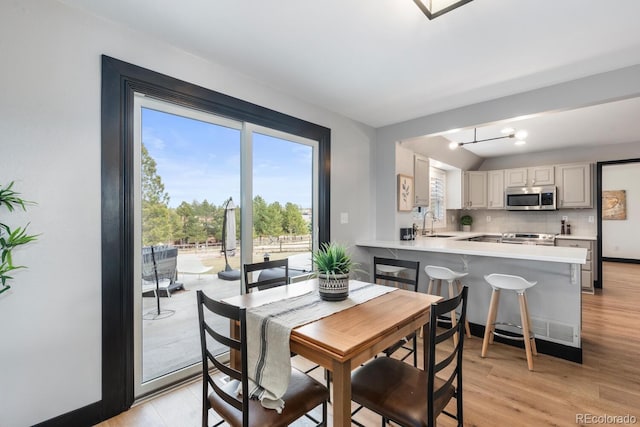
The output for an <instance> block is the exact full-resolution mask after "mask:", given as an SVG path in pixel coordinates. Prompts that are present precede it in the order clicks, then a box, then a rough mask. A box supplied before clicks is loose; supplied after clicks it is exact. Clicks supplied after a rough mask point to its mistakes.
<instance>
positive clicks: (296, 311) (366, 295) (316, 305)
mask: <svg viewBox="0 0 640 427" xmlns="http://www.w3.org/2000/svg"><path fill="white" fill-rule="evenodd" d="M294 286H295V285H294ZM395 290H396V288H393V287H388V286H380V285H375V284H373V283H366V282H360V281H357V280H350V281H349V297H348V298H347V299H345V300H343V301H324V300H322V299H320V295H319V293H318V289H317V288H316V289H314V290H313V291H310V292H308V293H306V294H303V295H300V296H297V297H293V298H288V299H284V300H280V301H275V302H272V303H269V304H265V305H261V306H258V307H253V308H249V309H247V359H248V361H247V363H248V371H249V372H248V375H249V391H250V393H249V394H250V396H251V397H255V398H258V399H259V400H260V402H261V403H262V406H264V407H265V408H270V409H275V410H276V411H278V412H281V411H282V408H284V403H285V402H284V401H283V400H282V396H283V395H284V393H285V392H286V391H287V387H288V386H289V377H290V375H291V354H290V349H289V339H290V335H291V329H293V328H295V327H297V326H300V325H304V324H306V323H310V322H313V321H316V320H318V319H321V318H323V317H326V316H329V315H331V314H334V313H337V312H339V311H342V310H345V309H347V308H349V307H353V306H355V305H358V304H362V303H363V302H366V301H368V300H370V299H373V298H376V297H378V296H381V295H384V294H386V293H388V292H392V291H395Z"/></svg>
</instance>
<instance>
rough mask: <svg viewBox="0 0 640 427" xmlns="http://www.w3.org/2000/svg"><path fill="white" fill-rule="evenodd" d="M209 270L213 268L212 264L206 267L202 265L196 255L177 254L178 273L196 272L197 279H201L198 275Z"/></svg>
mask: <svg viewBox="0 0 640 427" xmlns="http://www.w3.org/2000/svg"><path fill="white" fill-rule="evenodd" d="M211 270H213V266H212V267H207V266H206V265H204V264H203V263H202V261H200V258H198V256H197V255H194V254H178V273H181V274H197V275H198V279H201V277H200V275H202V274H205V273H208V272H210V271H211Z"/></svg>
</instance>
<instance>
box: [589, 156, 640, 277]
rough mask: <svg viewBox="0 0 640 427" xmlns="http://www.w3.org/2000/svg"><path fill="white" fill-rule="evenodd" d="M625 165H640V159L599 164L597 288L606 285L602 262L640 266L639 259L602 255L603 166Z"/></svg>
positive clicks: (597, 187) (597, 185) (609, 161)
mask: <svg viewBox="0 0 640 427" xmlns="http://www.w3.org/2000/svg"><path fill="white" fill-rule="evenodd" d="M625 163H640V158H635V159H624V160H608V161H604V162H598V163H597V165H596V166H597V167H596V169H597V174H596V176H597V184H596V193H597V194H596V199H597V200H596V201H597V204H596V206H597V215H598V243H597V244H598V276H599V278H600V280H598V281H597V282H596V283H595V287H596V288H602V287H603V283H604V277H603V272H602V262H603V261H607V262H622V263H631V264H640V260H638V259H629V258H611V257H604V256H603V255H602V167H603V166H611V165H619V164H625Z"/></svg>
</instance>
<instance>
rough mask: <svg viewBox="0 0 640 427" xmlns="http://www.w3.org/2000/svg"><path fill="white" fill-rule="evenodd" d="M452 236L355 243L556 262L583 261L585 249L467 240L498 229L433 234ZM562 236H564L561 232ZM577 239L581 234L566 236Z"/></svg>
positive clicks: (585, 255) (490, 234)
mask: <svg viewBox="0 0 640 427" xmlns="http://www.w3.org/2000/svg"><path fill="white" fill-rule="evenodd" d="M439 234H440V235H444V236H451V237H428V236H424V237H423V236H418V237H417V238H416V240H407V241H400V240H369V241H359V242H356V246H363V247H372V248H388V249H401V250H408V251H422V252H439V253H451V254H460V255H475V256H485V257H495V258H510V259H523V260H530V261H546V262H558V263H566V264H585V263H586V260H587V250H586V249H584V248H566V247H559V246H535V245H514V244H507V243H487V242H470V241H468V239H470V238H472V237H479V236H493V235H496V236H500V234H499V233H477V232H463V231H451V232H445V231H443V232H441V233H436V235H439ZM563 237H565V236H563ZM567 237H569V238H573V239H579V238H580V237H581V236H574V235H570V236H567Z"/></svg>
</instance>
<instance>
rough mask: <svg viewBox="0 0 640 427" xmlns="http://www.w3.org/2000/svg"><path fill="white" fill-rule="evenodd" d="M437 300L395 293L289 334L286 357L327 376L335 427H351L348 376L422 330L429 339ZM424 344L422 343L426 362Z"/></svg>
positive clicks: (302, 285)
mask: <svg viewBox="0 0 640 427" xmlns="http://www.w3.org/2000/svg"><path fill="white" fill-rule="evenodd" d="M317 286H318V284H317V279H311V280H307V281H303V282H298V283H295V284H291V285H287V286H280V287H277V288H271V289H267V290H264V291H259V292H253V293H249V294H244V295H239V296H235V297H231V298H226V299H225V300H224V301H225V302H226V303H229V304H233V305H237V306H240V307H245V308H251V307H256V306H260V305H263V304H267V303H270V302H275V301H279V300H282V299H286V298H292V297H296V296H299V295H302V294H305V293H308V292H309V291H310V290H311V289H313V288H314V287H315V288H317ZM441 299H442V297H440V296H437V295H428V294H423V293H419V292H411V291H406V290H402V289H398V290H394V291H393V292H389V293H386V294H384V295H381V296H378V297H375V298H373V299H370V300H368V301H366V302H364V303H362V304H359V305H355V306H353V307H349V308H347V309H345V310H342V311H339V312H337V313H334V314H332V315H330V316H327V317H323V318H321V319H319V320H316V321H313V322H310V323H307V324H304V325H301V326H298V327H295V328H293V329H292V330H291V337H290V348H291V351H292V352H294V353H296V354H298V355H300V356H302V357H304V358H306V359H308V360H309V361H311V362H313V363H316V364H318V365H320V366H322V367H324V368H326V369H328V370H330V371H331V372H332V380H333V425H334V426H350V425H351V370H352V369H354V368H356V367H358V366H360V364H362V363H364V362H366V361H367V360H369V359H371V358H372V357H374V356H375V355H377V354H378V353H380V352H381V351H382V350H384V349H386V348H388V347H389V346H391V345H392V344H395V343H396V342H397V341H399V340H400V339H402V338H404V337H406V336H407V335H409V334H411V333H412V332H413V331H416V330H418V329H420V328H424V336H425V337H426V336H428V332H427V326H428V323H429V316H430V308H431V304H432V303H434V302H438V301H439V300H441ZM426 344H427V343H426V340H424V345H425V351H424V352H423V354H424V356H425V357H426V355H427V354H428V352H427V351H426ZM425 362H426V361H425V360H423V363H425ZM232 363H233V357H232ZM423 366H426V365H423ZM372 381H375V378H372Z"/></svg>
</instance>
